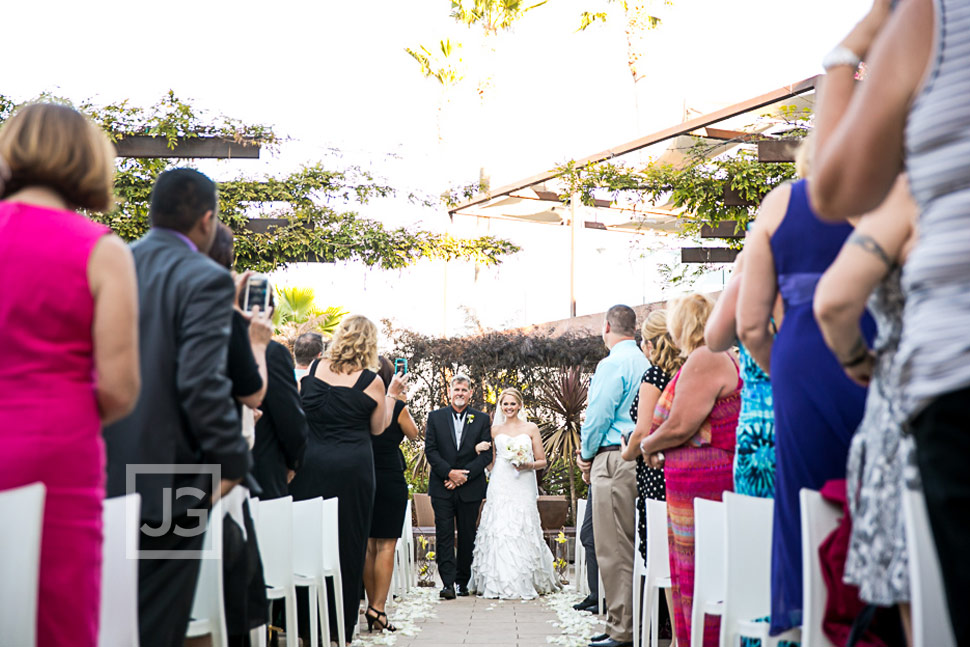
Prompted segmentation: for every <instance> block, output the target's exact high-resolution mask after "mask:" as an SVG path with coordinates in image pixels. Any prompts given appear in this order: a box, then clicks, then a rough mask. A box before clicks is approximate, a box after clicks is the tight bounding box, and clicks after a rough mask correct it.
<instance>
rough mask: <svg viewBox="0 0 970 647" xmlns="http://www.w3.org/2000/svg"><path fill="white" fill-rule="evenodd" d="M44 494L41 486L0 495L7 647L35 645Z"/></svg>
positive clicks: (0, 592) (0, 598)
mask: <svg viewBox="0 0 970 647" xmlns="http://www.w3.org/2000/svg"><path fill="white" fill-rule="evenodd" d="M46 495H47V488H45V487H44V484H43V483H32V484H30V485H25V486H24V487H19V488H15V489H13V490H6V491H4V492H0V519H4V520H6V521H7V524H6V526H5V527H4V529H3V532H0V573H3V577H2V578H0V636H3V641H4V642H5V643H9V644H11V645H24V646H25V647H33V646H34V645H36V644H37V587H38V585H39V583H40V538H41V528H42V526H43V523H44V498H45V496H46ZM14 520H15V521H16V522H15V523H14Z"/></svg>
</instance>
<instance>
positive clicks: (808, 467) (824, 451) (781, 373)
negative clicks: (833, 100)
mask: <svg viewBox="0 0 970 647" xmlns="http://www.w3.org/2000/svg"><path fill="white" fill-rule="evenodd" d="M809 152H810V144H809V145H803V146H802V149H801V150H800V151H799V154H798V162H797V163H796V167H797V168H798V169H799V175H800V176H802V177H804V176H805V175H806V173H807V171H808V166H809V159H808V153H809ZM851 232H852V228H851V227H850V226H849V225H829V224H826V223H824V222H821V221H819V219H818V218H817V217H816V216H815V214H814V212H813V211H812V208H811V206H810V205H809V202H808V183H807V182H806V181H805V180H798V181H796V182H791V183H787V184H783V185H781V186H779V187H777V188H776V189H774V190H772V191H771V192H770V193H769V194H768V195H767V196H765V199H764V201H763V202H762V204H761V208H760V210H759V212H758V218H757V220H756V221H755V225H754V227H753V228H752V229H751V231H750V232H749V233H748V238H747V242H746V243H745V251H744V255H745V259H744V263H745V268H744V272H743V273H742V275H741V287H740V295H739V297H738V308H737V324H738V329H737V332H738V336H739V338H740V339H741V343H743V344H744V346H745V349H746V350H747V351H748V352H749V353H750V354H751V357H753V358H754V360H755V361H756V362H757V363H758V365H759V366H760V367H761V368H762V369H763V370H764V371H765V372H766V373H767V374H769V375H770V376H771V387H772V392H773V399H774V410H775V460H776V463H775V465H776V470H777V471H776V475H775V514H774V531H773V534H772V557H771V598H772V602H771V633H772V634H773V635H776V634H778V633H781V632H783V631H786V630H788V629H791V628H793V627H798V626H800V625H801V624H802V535H801V516H800V512H799V503H798V497H799V494H798V492H799V490H801V489H802V488H810V489H813V490H820V489H821V488H822V486H823V485H824V484H825V483H826V482H827V481H830V480H834V479H843V478H845V465H846V459H847V457H848V451H849V440H850V439H851V438H852V433H853V432H854V431H855V429H856V428H857V427H858V426H859V422H860V421H861V420H862V410H863V406H864V404H865V399H866V392H865V389H863V388H862V387H860V386H859V385H858V384H856V383H854V382H852V381H851V380H850V379H849V378H848V377H846V375H845V371H844V370H843V368H842V366H840V364H839V361H838V360H837V359H836V357H835V356H834V355H833V354H832V352H831V351H830V350H829V349H828V347H827V346H826V345H825V341H824V340H823V339H822V334H821V332H820V331H819V329H818V324H817V323H816V322H815V317H814V315H813V313H812V297H813V296H814V293H815V284H816V283H817V281H818V279H819V278H820V277H821V275H822V272H824V271H825V270H826V269H828V267H829V265H831V264H832V261H834V260H835V257H836V255H837V254H838V253H839V250H840V249H841V248H842V244H843V243H844V242H845V239H846V238H847V237H848V236H849V234H850V233H851ZM778 294H781V298H782V301H783V302H784V310H785V312H784V321H783V322H782V325H781V327H780V328H779V329H778V333H777V336H776V335H775V330H774V325H773V321H772V310H773V308H774V306H775V301H776V298H777V296H778ZM861 325H862V331H863V334H864V336H865V338H866V339H871V338H872V333H873V330H874V324H873V322H872V319H871V318H870V317H869V316H868V315H865V316H864V317H863V321H862V324H861Z"/></svg>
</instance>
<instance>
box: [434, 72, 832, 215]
mask: <svg viewBox="0 0 970 647" xmlns="http://www.w3.org/2000/svg"><path fill="white" fill-rule="evenodd" d="M821 78H822V77H821V75H818V76H813V77H811V78H808V79H805V80H803V81H799V82H798V83H793V84H791V85H786V86H783V87H781V88H778V89H777V90H773V91H771V92H767V93H765V94H762V95H759V96H757V97H753V98H751V99H748V100H747V101H742V102H741V103H736V104H734V105H733V106H728V107H727V108H722V109H721V110H716V111H715V112H712V113H709V114H706V115H702V116H700V117H696V118H694V119H690V120H688V121H685V122H683V123H681V124H677V125H676V126H670V127H668V128H664V129H663V130H658V131H657V132H655V133H652V134H650V135H647V136H645V137H640V138H639V139H634V140H633V141H630V142H627V143H625V144H621V145H619V146H616V147H614V148H610V149H607V150H605V151H601V152H599V153H595V154H593V155H587V156H586V157H583V158H581V159H578V160H576V168H583V167H585V166H589V165H590V164H596V163H598V162H603V161H605V160H608V159H612V158H614V157H619V156H620V155H626V154H627V153H632V152H634V151H638V150H640V149H642V148H647V147H648V146H653V145H654V144H659V143H661V142H664V141H667V140H668V139H673V138H675V137H679V136H680V135H686V134H689V133H691V132H693V131H695V130H699V129H702V128H707V127H708V126H712V125H714V124H716V123H718V122H720V121H724V120H725V119H730V118H731V117H736V116H738V115H742V114H745V113H747V112H751V111H753V110H757V109H758V108H763V107H765V106H769V105H771V104H773V103H777V102H779V101H784V100H786V99H790V98H792V97H796V96H798V95H800V94H804V93H806V92H809V91H811V90H814V89H815V86H816V84H817V83H818V82H819V80H820V79H821ZM558 175H559V173H558V172H557V171H556V170H551V171H544V172H542V173H538V174H536V175H533V176H531V177H527V178H524V179H522V180H519V181H517V182H513V183H512V184H507V185H505V186H503V187H499V188H497V189H495V190H494V191H488V192H485V193H482V194H479V195H476V196H475V197H473V198H470V199H468V200H465V201H464V202H462V203H461V204H459V205H458V206H456V207H454V208H452V209H449V210H448V213H449V214H452V215H453V214H455V213H458V212H459V211H461V210H462V209H467V208H468V207H474V206H476V205H479V204H483V203H485V202H488V201H489V200H491V199H493V198H497V197H500V196H503V195H508V194H510V193H513V192H515V191H521V190H522V189H525V188H528V187H531V186H535V185H536V184H542V183H543V182H547V181H549V180H552V179H555V178H556V177H557V176H558Z"/></svg>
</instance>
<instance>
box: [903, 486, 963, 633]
mask: <svg viewBox="0 0 970 647" xmlns="http://www.w3.org/2000/svg"><path fill="white" fill-rule="evenodd" d="M954 514H962V513H957V512H956V511H954ZM903 518H904V522H905V527H906V546H907V548H908V549H909V581H910V605H911V609H912V614H913V647H955V646H956V644H957V641H956V637H955V636H954V635H953V625H951V624H950V612H949V608H948V607H947V605H946V592H945V591H944V589H943V575H942V571H941V570H940V559H939V557H938V556H937V554H936V545H935V544H934V543H933V535H932V530H931V529H930V517H929V513H928V512H927V511H926V500H925V499H924V498H923V493H922V492H921V491H919V490H911V489H909V488H903Z"/></svg>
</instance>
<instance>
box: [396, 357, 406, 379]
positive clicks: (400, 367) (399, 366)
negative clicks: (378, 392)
mask: <svg viewBox="0 0 970 647" xmlns="http://www.w3.org/2000/svg"><path fill="white" fill-rule="evenodd" d="M394 372H395V373H397V374H398V375H407V372H408V361H407V359H405V358H403V357H399V358H397V359H396V360H394Z"/></svg>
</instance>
